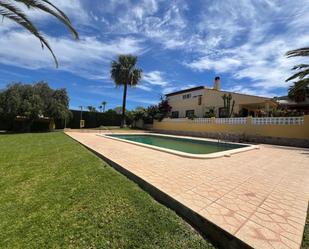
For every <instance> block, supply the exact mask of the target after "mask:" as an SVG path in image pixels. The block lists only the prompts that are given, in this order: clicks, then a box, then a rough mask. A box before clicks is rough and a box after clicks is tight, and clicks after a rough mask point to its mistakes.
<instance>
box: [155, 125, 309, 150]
mask: <svg viewBox="0 0 309 249" xmlns="http://www.w3.org/2000/svg"><path fill="white" fill-rule="evenodd" d="M152 131H153V132H157V133H164V134H172V135H182V136H192V137H204V138H213V139H218V140H220V141H230V142H237V143H245V142H248V143H254V144H261V143H263V144H275V145H282V146H295V147H304V148H309V140H308V139H298V138H283V137H269V136H258V135H247V134H235V133H216V132H193V131H173V130H159V129H152Z"/></svg>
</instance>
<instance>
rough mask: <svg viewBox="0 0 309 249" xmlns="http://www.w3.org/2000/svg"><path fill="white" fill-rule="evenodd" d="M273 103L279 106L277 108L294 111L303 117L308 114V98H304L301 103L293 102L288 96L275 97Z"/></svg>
mask: <svg viewBox="0 0 309 249" xmlns="http://www.w3.org/2000/svg"><path fill="white" fill-rule="evenodd" d="M274 100H275V101H277V103H278V104H279V107H281V108H282V109H286V110H288V111H295V112H299V113H302V114H304V115H308V114H309V98H306V99H305V100H304V101H302V102H295V101H294V100H292V99H290V98H289V97H288V96H281V97H275V98H274Z"/></svg>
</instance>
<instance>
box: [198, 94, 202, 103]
mask: <svg viewBox="0 0 309 249" xmlns="http://www.w3.org/2000/svg"><path fill="white" fill-rule="evenodd" d="M197 102H198V105H202V96H198V100H197Z"/></svg>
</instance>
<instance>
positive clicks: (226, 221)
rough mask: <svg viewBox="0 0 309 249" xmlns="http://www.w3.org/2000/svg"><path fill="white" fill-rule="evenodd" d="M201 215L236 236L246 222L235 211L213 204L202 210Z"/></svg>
mask: <svg viewBox="0 0 309 249" xmlns="http://www.w3.org/2000/svg"><path fill="white" fill-rule="evenodd" d="M199 214H201V215H202V216H204V217H205V218H206V219H207V220H209V221H211V222H213V223H215V224H216V225H218V226H220V227H221V228H223V229H224V230H226V231H227V232H229V233H231V234H234V233H235V232H236V231H237V230H238V229H239V228H240V227H241V226H242V225H243V223H244V222H245V221H246V219H245V218H244V217H242V216H240V215H238V214H237V213H236V212H235V211H232V210H230V209H227V208H225V207H223V206H221V205H219V204H217V203H213V204H211V205H210V206H208V207H206V208H205V209H203V210H201V211H200V212H199Z"/></svg>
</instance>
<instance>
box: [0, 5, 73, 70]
mask: <svg viewBox="0 0 309 249" xmlns="http://www.w3.org/2000/svg"><path fill="white" fill-rule="evenodd" d="M14 2H16V3H17V4H16V3H14ZM18 3H21V4H24V5H25V6H26V7H28V8H29V9H37V10H41V11H43V12H46V13H47V14H50V15H52V16H54V17H56V18H57V19H58V20H59V21H60V22H62V23H63V24H64V25H65V26H66V27H67V28H68V29H69V31H70V32H71V33H72V35H73V37H74V38H75V39H79V36H78V33H77V31H76V30H75V28H74V27H73V25H72V23H71V21H70V19H69V18H68V17H67V16H66V14H65V13H63V12H62V11H61V10H60V9H59V8H57V7H56V6H55V5H54V4H52V3H51V2H50V1H48V0H14V1H12V0H0V15H2V17H3V18H5V17H6V18H8V19H10V20H12V21H13V22H15V23H17V24H19V25H21V26H22V27H23V28H25V29H26V30H28V31H29V32H30V33H31V34H33V35H34V36H35V37H36V38H38V39H39V40H40V42H41V46H42V48H44V47H47V49H48V50H49V51H50V53H51V55H52V57H53V59H54V61H55V64H56V67H58V60H57V58H56V56H55V54H54V52H53V50H52V48H51V47H50V45H49V43H48V41H47V40H46V39H45V37H44V36H43V35H42V34H41V33H40V31H39V30H38V29H37V28H36V26H35V25H34V24H33V23H32V22H31V20H30V19H29V18H28V16H27V15H26V14H25V12H23V11H22V10H21V9H20V8H19V7H18Z"/></svg>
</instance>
